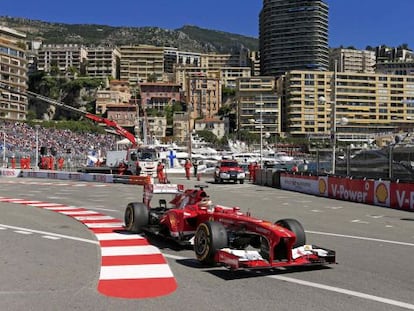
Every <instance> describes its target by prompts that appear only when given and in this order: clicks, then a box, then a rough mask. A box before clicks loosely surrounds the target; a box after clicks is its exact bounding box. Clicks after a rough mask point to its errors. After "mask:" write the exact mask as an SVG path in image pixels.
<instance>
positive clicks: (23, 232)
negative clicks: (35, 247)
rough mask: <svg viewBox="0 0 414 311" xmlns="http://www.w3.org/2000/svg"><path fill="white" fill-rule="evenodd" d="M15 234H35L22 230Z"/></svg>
mask: <svg viewBox="0 0 414 311" xmlns="http://www.w3.org/2000/svg"><path fill="white" fill-rule="evenodd" d="M14 232H16V233H20V234H27V235H28V234H33V232H29V231H22V230H16V231H14Z"/></svg>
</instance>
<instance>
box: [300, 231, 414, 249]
mask: <svg viewBox="0 0 414 311" xmlns="http://www.w3.org/2000/svg"><path fill="white" fill-rule="evenodd" d="M305 232H306V233H311V234H319V235H327V236H335V237H340V238H348V239H356V240H365V241H372V242H381V243H388V244H395V245H404V246H414V243H407V242H399V241H390V240H382V239H375V238H368V237H361V236H354V235H346V234H337V233H330V232H319V231H309V230H306V231H305Z"/></svg>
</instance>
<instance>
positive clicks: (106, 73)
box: [86, 47, 121, 79]
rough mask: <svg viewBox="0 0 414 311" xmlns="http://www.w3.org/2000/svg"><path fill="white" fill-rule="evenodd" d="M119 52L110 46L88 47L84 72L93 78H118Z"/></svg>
mask: <svg viewBox="0 0 414 311" xmlns="http://www.w3.org/2000/svg"><path fill="white" fill-rule="evenodd" d="M120 59H121V52H120V51H119V49H118V48H112V47H88V48H87V65H86V74H87V75H88V76H90V77H95V78H102V79H105V78H108V77H110V78H113V79H119V78H120Z"/></svg>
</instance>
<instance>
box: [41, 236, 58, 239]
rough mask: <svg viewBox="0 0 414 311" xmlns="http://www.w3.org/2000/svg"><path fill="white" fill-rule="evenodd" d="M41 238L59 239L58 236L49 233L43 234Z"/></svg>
mask: <svg viewBox="0 0 414 311" xmlns="http://www.w3.org/2000/svg"><path fill="white" fill-rule="evenodd" d="M42 238H45V239H49V240H60V238H59V237H57V236H51V235H43V236H42Z"/></svg>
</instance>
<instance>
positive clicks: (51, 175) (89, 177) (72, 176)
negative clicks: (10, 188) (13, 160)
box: [16, 170, 114, 183]
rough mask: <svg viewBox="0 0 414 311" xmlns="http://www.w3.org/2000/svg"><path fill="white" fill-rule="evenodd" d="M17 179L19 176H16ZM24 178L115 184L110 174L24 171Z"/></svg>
mask: <svg viewBox="0 0 414 311" xmlns="http://www.w3.org/2000/svg"><path fill="white" fill-rule="evenodd" d="M18 171H19V172H20V170H18ZM16 177H17V176H16ZM22 177H31V178H47V179H60V180H79V181H95V182H102V183H113V182H114V177H113V175H109V174H88V173H73V172H61V171H44V170H41V171H27V170H24V171H22Z"/></svg>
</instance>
